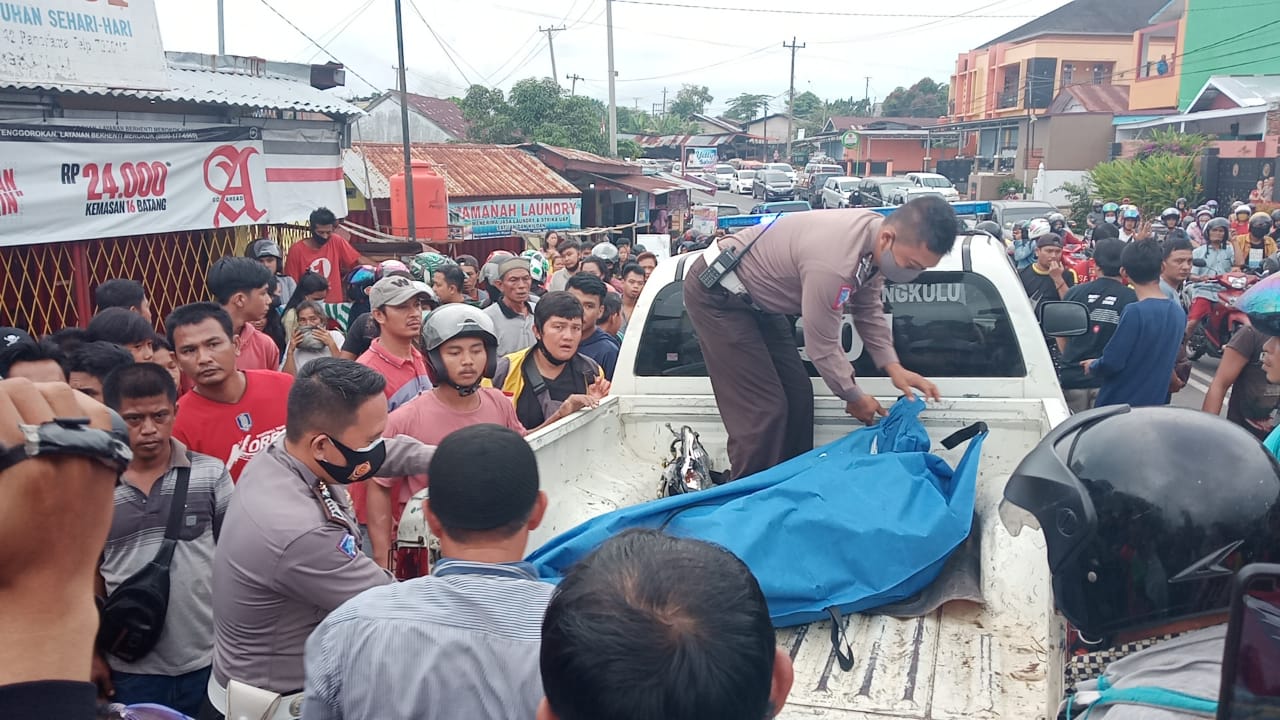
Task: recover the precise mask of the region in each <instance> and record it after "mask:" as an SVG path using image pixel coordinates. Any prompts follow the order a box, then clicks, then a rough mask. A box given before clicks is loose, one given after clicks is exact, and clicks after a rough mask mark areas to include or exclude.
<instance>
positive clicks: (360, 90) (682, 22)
mask: <svg viewBox="0 0 1280 720" xmlns="http://www.w3.org/2000/svg"><path fill="white" fill-rule="evenodd" d="M1117 1H1119V2H1123V0H1117ZM155 2H156V6H157V12H158V13H159V16H160V29H161V33H162V34H163V40H164V46H165V49H166V50H181V51H193V52H206V53H213V52H216V51H217V22H216V18H217V14H216V7H217V5H216V2H215V0H155ZM267 3H270V6H271V7H274V8H275V9H276V10H278V11H279V12H280V14H282V15H283V16H284V17H285V18H287V19H288V20H289V21H291V22H292V23H293V24H295V25H297V27H298V28H299V29H301V31H303V32H305V33H306V34H308V35H310V36H311V37H312V38H314V39H315V40H317V41H318V42H320V43H321V44H323V45H324V46H325V47H326V48H327V50H328V52H329V53H332V55H333V56H334V57H336V58H337V59H338V60H339V61H340V62H342V63H344V64H345V65H346V66H347V68H348V73H347V87H348V88H349V89H350V90H352V91H354V93H356V94H360V95H364V94H367V93H368V92H369V91H370V89H369V85H368V84H367V83H366V82H365V80H367V81H368V82H369V83H372V84H373V85H375V86H376V87H377V88H378V89H385V88H391V87H394V86H395V74H394V69H393V68H394V66H395V64H396V51H395V14H394V4H393V0H347V2H345V3H338V2H335V0H225V6H226V27H227V40H226V42H227V52H228V53H230V54H233V55H251V56H257V57H263V58H266V59H269V60H287V61H294V62H324V61H326V60H328V59H329V58H328V56H327V55H326V53H325V52H324V51H322V50H320V49H319V48H317V47H316V45H314V44H313V43H311V42H310V41H308V40H307V39H306V38H305V37H303V36H302V35H301V34H300V33H299V32H298V30H295V29H293V28H291V27H290V26H289V24H288V23H287V22H286V21H285V20H284V19H282V18H281V17H280V16H279V15H276V14H275V13H273V12H272V10H271V9H269V8H268V6H267ZM1065 3H1066V0H994V1H993V0H918V1H917V2H912V3H905V2H885V3H866V2H858V3H854V2H843V3H838V2H831V0H789V1H787V2H779V1H778V0H644V1H639V0H614V3H613V22H614V52H615V57H616V63H617V72H618V90H617V95H618V103H619V104H620V105H630V106H638V107H641V108H644V109H648V108H650V107H651V106H652V104H653V103H661V102H662V90H663V88H664V87H665V88H667V89H668V100H670V99H671V98H672V97H674V95H675V92H676V90H678V89H679V88H680V86H681V84H682V83H696V84H700V85H706V86H708V87H709V88H710V90H711V94H712V96H713V97H714V98H715V99H714V100H713V101H712V104H711V107H710V110H711V112H713V113H718V112H721V111H723V110H724V108H725V106H726V104H727V100H728V99H729V98H731V97H733V96H735V95H737V94H739V93H744V92H750V93H764V94H768V95H777V96H778V100H776V101H775V105H774V106H772V109H775V110H776V109H780V108H781V107H782V105H783V104H784V103H785V93H786V90H787V82H788V73H789V65H790V51H789V50H787V49H785V48H783V47H782V44H783V43H784V42H789V41H790V40H791V38H792V36H794V37H795V38H796V40H797V42H799V43H804V44H805V45H806V47H805V48H803V49H801V50H799V51H798V53H797V55H796V92H797V93H800V92H803V91H805V90H812V91H813V92H815V93H817V94H818V96H819V97H822V98H823V99H833V98H836V97H846V98H847V97H857V98H861V97H862V96H863V93H864V90H865V88H866V80H865V79H864V77H865V76H870V78H871V80H870V90H871V95H872V96H873V98H876V99H883V98H884V96H885V95H886V94H888V93H889V92H890V91H891V90H893V88H895V87H897V86H899V85H910V84H911V83H913V82H915V81H916V80H918V79H920V78H921V77H925V76H930V77H932V78H933V79H934V80H936V81H938V82H946V81H947V79H948V76H949V75H950V73H951V70H952V69H953V67H954V63H955V58H956V54H957V53H959V52H962V51H964V50H967V49H969V48H971V47H973V46H975V45H979V44H981V43H983V42H986V41H987V40H990V39H991V38H993V37H996V36H998V35H1000V34H1002V33H1004V32H1006V31H1008V30H1011V29H1013V28H1015V27H1017V26H1019V25H1021V24H1023V23H1025V22H1027V21H1028V20H1030V19H1032V18H1033V17H1036V16H1039V15H1043V14H1044V13H1046V12H1048V11H1050V10H1052V9H1054V8H1056V7H1059V6H1061V5H1063V4H1065ZM415 4H416V6H417V8H418V9H420V10H421V11H422V13H423V15H424V16H425V21H426V22H425V23H424V21H423V19H422V18H420V17H419V15H418V14H417V12H415V9H414V5H415ZM318 7H323V8H325V10H323V11H317V9H316V8H318ZM329 8H332V9H329ZM713 8H714V9H713ZM734 8H736V9H734ZM747 8H750V9H754V10H755V11H748V10H745V9H747ZM778 8H783V9H785V11H784V12H761V10H766V9H778ZM806 12H808V13H813V14H803V13H806ZM833 13H835V14H833ZM840 13H845V14H843V15H840ZM856 13H861V14H856ZM426 23H430V27H431V28H432V29H434V31H435V34H436V35H438V36H439V38H440V40H442V41H443V43H444V45H446V46H447V47H448V48H449V50H448V54H446V51H445V50H442V48H441V43H439V42H437V40H436V38H435V37H433V36H432V33H431V31H430V30H428V27H427V25H426ZM561 25H563V26H565V27H566V28H567V29H566V30H564V31H563V32H558V33H556V34H555V53H556V66H557V69H558V71H559V74H560V82H561V84H563V85H565V86H566V87H568V86H569V85H570V84H571V83H570V81H569V80H566V79H565V76H566V75H568V74H571V73H576V74H578V75H581V76H582V77H584V78H585V80H582V81H579V82H578V84H577V89H578V92H579V93H582V94H587V95H590V96H592V97H597V98H600V99H601V100H606V99H607V98H608V87H607V84H606V77H607V72H606V62H607V53H606V44H605V35H606V33H605V3H604V0H413V2H412V3H411V2H410V0H404V26H405V37H406V42H405V46H406V47H405V53H406V63H405V64H406V66H407V67H408V69H409V81H408V82H409V89H410V90H411V91H414V92H421V93H424V94H429V95H436V96H440V97H448V96H450V95H462V94H463V93H464V92H465V90H466V87H467V84H468V83H469V82H470V83H481V84H485V85H491V86H498V87H501V88H503V89H504V90H506V89H508V88H510V86H511V85H512V83H514V82H516V81H517V80H520V79H523V78H526V77H531V76H537V77H544V76H550V74H551V60H550V55H549V53H548V52H547V35H546V33H540V32H538V28H539V27H552V26H561ZM449 55H452V60H453V62H451V61H450V58H449ZM455 62H456V64H457V67H456V68H455V67H454V63H455ZM362 77H363V78H364V79H365V80H362V79H361V78H362Z"/></svg>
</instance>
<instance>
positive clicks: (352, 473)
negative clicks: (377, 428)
mask: <svg viewBox="0 0 1280 720" xmlns="http://www.w3.org/2000/svg"><path fill="white" fill-rule="evenodd" d="M329 442H332V443H333V446H334V447H336V448H338V452H340V453H342V459H343V460H344V461H345V464H344V465H334V464H333V463H331V462H328V461H325V460H316V464H317V465H319V466H320V467H321V468H322V469H323V470H324V471H325V472H326V473H328V474H329V477H331V478H333V481H334V482H336V483H341V484H343V485H347V484H350V483H353V482H359V481H361V480H365V479H367V478H369V477H372V476H373V474H374V473H376V472H378V470H379V469H380V468H381V467H382V463H383V462H385V461H386V459H387V444H386V442H385V441H384V440H383V439H382V438H378V441H377V442H375V443H374V444H372V445H370V446H369V447H367V448H361V449H359V450H353V449H351V448H349V447H347V446H346V445H343V444H342V443H341V442H338V439H337V438H335V437H333V436H332V435H330V436H329Z"/></svg>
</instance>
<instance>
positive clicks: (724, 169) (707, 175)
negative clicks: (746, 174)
mask: <svg viewBox="0 0 1280 720" xmlns="http://www.w3.org/2000/svg"><path fill="white" fill-rule="evenodd" d="M733 174H734V169H733V166H732V165H727V164H724V163H721V164H719V165H716V166H715V167H714V168H711V169H709V170H707V171H706V172H704V173H703V174H702V178H703V179H704V180H706V181H707V182H709V183H711V184H713V185H715V186H716V189H717V190H728V189H729V182H730V181H732V180H733Z"/></svg>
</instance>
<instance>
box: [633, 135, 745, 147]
mask: <svg viewBox="0 0 1280 720" xmlns="http://www.w3.org/2000/svg"><path fill="white" fill-rule="evenodd" d="M745 135H746V133H742V132H732V133H714V134H703V135H632V134H624V133H618V139H619V140H622V139H627V140H632V141H634V142H635V143H636V144H637V145H639V146H640V147H645V148H659V147H673V148H678V147H682V146H688V147H716V146H718V145H727V144H730V143H732V142H733V139H734V138H735V137H739V136H745Z"/></svg>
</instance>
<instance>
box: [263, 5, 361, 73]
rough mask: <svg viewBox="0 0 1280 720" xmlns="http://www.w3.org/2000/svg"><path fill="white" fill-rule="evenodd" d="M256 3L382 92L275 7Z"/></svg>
mask: <svg viewBox="0 0 1280 720" xmlns="http://www.w3.org/2000/svg"><path fill="white" fill-rule="evenodd" d="M258 1H259V2H261V3H262V4H263V5H266V6H267V9H268V10H270V11H271V12H273V13H275V14H276V16H277V17H279V18H280V19H281V20H283V21H285V24H287V25H288V26H289V27H291V28H293V29H294V31H295V32H297V33H298V34H299V35H301V36H302V37H304V38H306V39H307V40H308V41H310V42H311V44H312V45H315V46H316V47H318V48H320V49H321V50H323V51H324V54H325V55H328V56H329V57H330V58H332V59H333V61H334V62H336V63H338V64H340V65H342V66H343V67H344V68H345V69H346V70H347V72H349V73H351V74H352V75H355V76H356V78H358V79H359V80H360V81H361V82H363V83H364V84H365V85H368V86H369V87H370V88H373V90H375V91H377V92H382V88H380V87H378V86H377V85H374V84H373V83H371V82H369V80H368V79H366V78H365V77H364V76H363V75H361V74H360V73H358V72H356V71H355V70H354V69H353V68H352V67H351V66H350V65H348V64H346V63H344V62H342V61H341V60H339V59H338V58H337V57H336V56H334V54H333V53H331V52H329V48H327V47H325V46H324V45H322V44H320V43H319V42H316V39H315V38H313V37H311V36H310V35H308V34H307V33H306V32H305V31H304V30H303V29H302V28H300V27H298V26H297V25H294V24H293V21H292V20H290V19H289V18H287V17H285V16H284V13H282V12H280V11H279V10H277V9H275V7H274V6H273V5H272V4H271V3H269V2H267V0H258Z"/></svg>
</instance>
